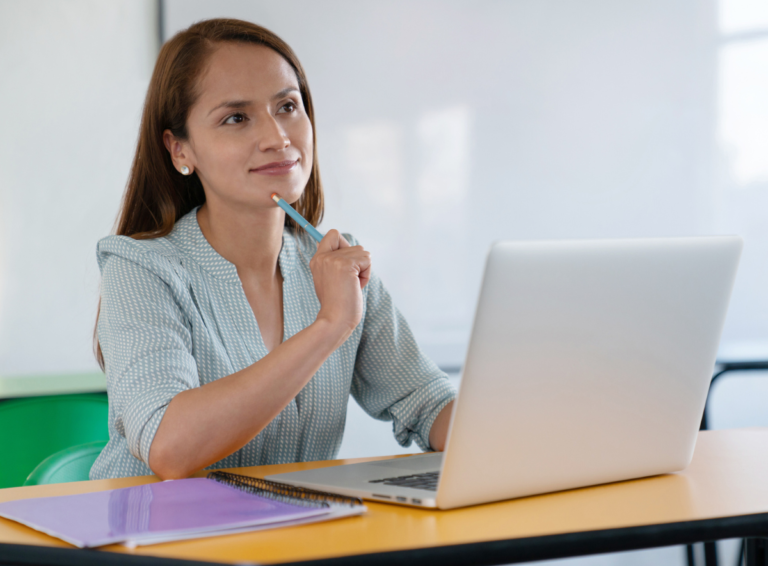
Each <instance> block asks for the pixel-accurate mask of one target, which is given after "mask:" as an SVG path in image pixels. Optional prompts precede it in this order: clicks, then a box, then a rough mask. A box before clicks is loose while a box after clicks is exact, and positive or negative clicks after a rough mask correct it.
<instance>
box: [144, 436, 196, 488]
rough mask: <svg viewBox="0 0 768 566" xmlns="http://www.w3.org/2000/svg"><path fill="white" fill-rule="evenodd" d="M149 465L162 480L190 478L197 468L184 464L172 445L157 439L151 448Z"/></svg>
mask: <svg viewBox="0 0 768 566" xmlns="http://www.w3.org/2000/svg"><path fill="white" fill-rule="evenodd" d="M149 467H150V469H151V470H152V472H153V473H154V474H155V475H156V476H157V477H159V478H160V479H161V480H163V481H165V480H179V479H183V478H188V477H189V476H191V475H192V474H193V473H194V472H196V471H197V470H193V469H189V466H184V465H183V462H182V461H181V458H179V456H178V454H175V453H174V450H173V449H172V447H169V446H167V445H166V444H165V443H163V442H157V439H155V441H154V442H152V446H150V448H149Z"/></svg>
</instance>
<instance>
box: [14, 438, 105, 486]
mask: <svg viewBox="0 0 768 566" xmlns="http://www.w3.org/2000/svg"><path fill="white" fill-rule="evenodd" d="M106 445H107V441H106V440H97V441H96V442H86V443H85V444H80V445H79V446H72V447H70V448H65V449H64V450H61V451H60V452H56V454H51V455H50V456H48V457H47V458H46V459H45V460H43V461H42V462H40V463H39V464H38V465H37V467H36V468H35V469H34V470H32V473H31V474H29V477H28V478H27V481H25V482H24V485H44V484H48V483H67V482H71V481H86V480H88V474H89V473H90V471H91V466H93V463H94V462H95V461H96V458H98V457H99V454H101V449H102V448H104V447H105V446H106Z"/></svg>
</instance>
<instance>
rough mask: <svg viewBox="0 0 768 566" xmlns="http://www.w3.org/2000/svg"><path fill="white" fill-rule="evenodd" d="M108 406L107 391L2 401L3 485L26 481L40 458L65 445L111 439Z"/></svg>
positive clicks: (0, 483)
mask: <svg viewBox="0 0 768 566" xmlns="http://www.w3.org/2000/svg"><path fill="white" fill-rule="evenodd" d="M108 406H109V405H108V402H107V396H106V394H103V393H85V394H76V395H53V396H45V397H27V398H24V399H9V400H5V401H2V402H0V431H2V433H1V434H0V454H2V462H3V465H2V466H0V488H5V487H16V486H20V485H23V484H24V480H25V479H26V478H27V476H28V475H29V474H30V473H31V472H32V470H34V469H35V467H36V466H37V465H38V464H39V463H40V462H42V461H43V460H44V459H45V458H47V457H48V456H50V455H51V454H54V453H56V452H59V451H60V450H63V449H64V448H69V447H70V446H75V445H78V444H83V443H85V442H95V441H99V440H100V441H106V440H108V439H109V432H108V428H107V412H108Z"/></svg>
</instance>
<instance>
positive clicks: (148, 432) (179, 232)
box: [91, 210, 455, 479]
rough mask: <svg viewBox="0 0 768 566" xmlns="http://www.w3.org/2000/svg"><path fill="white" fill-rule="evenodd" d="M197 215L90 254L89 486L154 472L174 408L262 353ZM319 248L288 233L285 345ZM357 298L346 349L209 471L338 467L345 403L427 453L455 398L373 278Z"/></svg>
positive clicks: (311, 296)
mask: <svg viewBox="0 0 768 566" xmlns="http://www.w3.org/2000/svg"><path fill="white" fill-rule="evenodd" d="M196 212H197V210H193V211H192V212H190V213H189V214H187V215H186V216H184V217H183V218H181V219H180V220H179V221H178V222H177V223H176V226H175V227H174V229H173V231H172V232H171V233H170V234H169V235H168V236H166V237H164V238H156V239H153V240H134V239H132V238H129V237H126V236H109V237H107V238H104V239H103V240H101V241H100V242H99V244H98V247H97V257H98V262H99V268H100V269H101V277H102V279H101V311H100V314H99V323H98V335H99V342H100V344H101V348H102V352H103V354H104V360H105V363H106V373H107V392H108V395H109V443H108V444H107V446H106V447H105V448H104V450H103V451H102V453H101V455H100V456H99V458H98V459H97V460H96V462H95V463H94V465H93V468H92V469H91V479H101V478H116V477H124V476H135V475H147V474H151V473H152V471H151V470H150V468H149V466H148V465H147V462H148V461H149V450H150V447H151V446H152V439H153V438H154V436H155V432H157V427H158V426H159V425H160V421H161V420H162V418H163V414H164V413H165V410H166V408H167V407H168V404H169V403H170V401H171V399H173V397H174V396H175V395H177V394H178V393H180V392H182V391H185V390H187V389H191V388H193V387H200V386H201V385H204V384H206V383H210V382H211V381H214V380H216V379H220V378H222V377H225V376H227V375H230V374H233V373H235V372H238V371H240V370H242V369H244V368H246V367H248V366H250V365H251V364H253V363H255V362H257V361H258V360H259V359H261V358H262V357H264V356H265V355H266V354H267V349H266V347H265V346H264V342H263V341H262V338H261V334H260V333H259V328H258V325H257V324H256V318H255V317H254V315H253V311H252V310H251V307H250V304H249V303H248V300H247V299H246V296H245V293H244V292H243V288H242V285H241V283H240V278H239V277H238V274H237V269H236V268H235V266H234V264H232V263H230V262H228V261H227V260H225V259H224V258H223V257H221V256H220V255H219V254H218V253H217V252H216V251H215V250H214V249H213V248H212V247H211V246H210V244H209V243H208V241H207V240H206V239H205V237H204V236H203V234H202V232H201V231H200V226H199V225H198V223H197V214H196ZM346 238H347V239H348V240H350V241H351V242H352V243H353V245H354V244H356V243H357V242H356V241H355V239H354V238H352V237H351V236H348V235H347V236H346ZM316 249H317V244H316V243H315V241H314V240H312V239H311V238H310V237H309V236H308V235H307V234H306V233H304V232H303V231H302V232H297V233H295V232H293V231H292V230H291V229H288V228H286V229H285V230H284V232H283V247H282V249H281V251H280V256H279V265H280V271H281V273H282V275H283V280H284V283H283V305H284V306H283V308H284V313H283V319H284V338H285V340H287V339H288V338H290V337H291V336H293V335H294V334H296V333H297V332H299V331H301V330H302V329H304V328H306V327H307V326H309V325H310V324H312V322H314V320H315V318H316V316H317V313H318V312H319V310H320V302H319V301H318V299H317V296H316V295H315V289H314V284H313V282H312V273H311V272H310V269H309V260H310V259H311V258H312V255H313V254H314V252H315V250H316ZM363 299H364V311H363V319H362V322H361V323H360V324H359V325H358V327H357V328H356V329H355V331H354V332H353V334H352V335H351V336H350V337H349V338H348V339H347V341H346V342H345V343H344V344H343V345H342V346H341V347H339V348H338V349H337V350H336V351H335V352H334V353H333V354H331V356H330V357H329V358H328V359H327V360H326V361H325V363H324V364H323V365H322V366H321V367H320V369H319V370H318V372H317V373H316V374H315V375H314V376H313V377H312V379H310V381H309V382H308V383H307V385H306V386H304V388H303V389H302V390H301V391H300V392H299V394H298V395H296V397H295V398H294V399H293V400H292V401H291V402H290V403H289V404H288V406H287V407H286V408H285V409H283V411H282V412H281V413H280V414H279V415H278V416H277V417H276V418H275V419H274V420H273V421H272V422H270V423H269V425H267V427H266V428H265V429H264V430H262V431H261V432H260V433H259V434H258V435H257V436H256V437H255V438H254V439H253V440H251V441H250V442H249V443H248V444H246V445H245V446H243V448H241V449H240V450H238V451H237V452H235V453H233V454H230V455H229V456H227V457H226V458H223V459H222V460H220V461H218V462H216V463H215V464H213V465H212V466H210V467H211V468H225V467H226V468H229V467H239V466H256V465H262V464H279V463H288V462H301V461H310V460H327V459H331V458H334V457H335V455H336V453H337V452H338V450H339V446H340V444H341V439H342V436H343V434H344V424H345V419H346V415H347V403H348V402H349V395H350V393H351V394H352V396H353V397H354V398H355V399H356V400H357V402H358V403H360V405H361V406H362V407H363V409H365V411H366V412H367V413H368V414H369V415H371V416H372V417H374V418H376V419H380V420H386V421H392V426H393V432H394V435H395V438H396V439H397V441H398V442H399V443H400V444H401V445H403V446H408V445H410V444H411V442H416V444H417V445H418V446H419V447H420V448H422V449H423V450H426V449H428V447H429V431H430V428H431V427H432V423H433V422H434V420H435V417H437V414H438V413H439V412H440V410H441V409H443V407H445V406H446V405H447V404H448V403H449V402H450V401H451V400H452V399H453V398H454V397H455V391H454V389H453V388H452V386H451V385H450V383H449V381H448V379H447V376H446V375H445V374H444V373H443V372H441V371H440V370H439V369H438V368H437V366H435V364H434V363H433V362H432V361H430V360H429V359H428V358H427V357H426V356H425V355H424V354H423V353H422V351H421V350H420V349H419V347H418V345H417V344H416V342H415V340H414V338H413V334H412V333H411V330H410V328H409V327H408V324H407V323H406V321H405V320H404V319H403V316H402V315H401V314H400V312H399V311H398V310H397V309H396V308H395V306H394V305H393V304H392V299H391V297H390V295H389V293H388V292H387V290H386V289H385V288H384V285H383V284H382V283H381V280H379V279H378V277H376V275H375V274H374V275H373V276H372V277H371V279H370V281H369V283H368V285H367V286H366V287H365V289H364V290H363Z"/></svg>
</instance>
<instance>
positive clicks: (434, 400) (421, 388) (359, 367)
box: [352, 275, 456, 450]
mask: <svg viewBox="0 0 768 566" xmlns="http://www.w3.org/2000/svg"><path fill="white" fill-rule="evenodd" d="M367 289H368V290H367V299H366V311H365V318H364V319H363V331H362V335H361V339H360V345H359V347H358V352H357V358H356V361H355V371H354V375H353V380H352V395H353V396H354V398H355V399H356V400H357V402H358V403H359V404H360V406H361V407H362V408H363V409H364V410H365V411H366V412H367V413H368V414H369V415H371V416H372V417H374V418H376V419H380V420H391V421H392V422H393V432H394V435H395V438H396V439H397V441H398V443H400V444H401V445H402V446H409V445H410V444H411V442H412V441H415V442H416V444H417V445H418V446H419V447H420V448H421V449H422V450H431V447H430V445H429V432H430V430H431V429H432V424H433V423H434V421H435V418H436V417H437V415H438V414H439V413H440V411H441V410H442V409H443V408H444V407H445V406H446V405H447V404H448V403H450V402H451V401H452V400H453V399H454V398H455V397H456V391H455V389H454V388H453V386H452V385H451V383H450V381H449V380H448V376H447V375H446V374H445V373H443V372H442V371H441V370H440V369H439V368H438V367H437V366H436V365H435V364H434V362H432V361H431V360H430V359H429V358H427V356H426V355H424V353H423V352H422V351H421V349H420V348H419V346H418V344H416V340H415V339H414V337H413V333H412V332H411V329H410V327H409V326H408V323H407V322H406V321H405V319H404V318H403V315H402V314H401V313H400V311H398V310H397V308H396V307H395V306H394V304H393V303H392V297H391V296H390V294H389V293H388V292H387V290H386V288H385V287H384V285H383V284H382V282H381V280H380V279H379V278H378V277H377V276H376V275H373V276H372V277H371V280H370V281H369V283H368V285H367Z"/></svg>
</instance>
